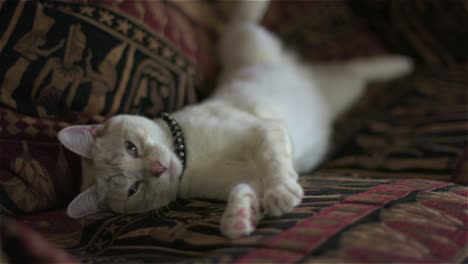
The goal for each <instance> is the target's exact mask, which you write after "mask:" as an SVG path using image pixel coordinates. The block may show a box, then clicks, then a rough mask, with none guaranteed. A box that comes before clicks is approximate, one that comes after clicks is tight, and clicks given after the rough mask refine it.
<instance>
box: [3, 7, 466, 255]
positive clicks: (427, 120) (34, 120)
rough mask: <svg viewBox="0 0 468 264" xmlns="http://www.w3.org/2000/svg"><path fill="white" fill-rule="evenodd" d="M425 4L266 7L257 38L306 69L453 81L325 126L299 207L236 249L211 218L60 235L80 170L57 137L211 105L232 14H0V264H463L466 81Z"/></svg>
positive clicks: (399, 86) (199, 209)
mask: <svg viewBox="0 0 468 264" xmlns="http://www.w3.org/2000/svg"><path fill="white" fill-rule="evenodd" d="M407 2H408V3H407ZM436 2H437V3H436ZM439 2H440V1H439ZM439 2H438V1H431V0H429V1H419V0H408V1H391V3H390V2H388V3H387V2H385V1H374V0H369V1H367V0H366V1H329V0H316V1H307V0H301V1H273V2H272V4H271V7H270V9H269V10H268V13H267V15H266V17H265V19H264V21H263V23H264V24H265V25H266V26H267V27H268V28H270V29H272V30H274V31H275V32H277V33H278V34H279V35H280V36H281V37H282V38H283V39H284V40H285V42H286V43H287V46H292V47H294V48H295V49H296V50H298V51H300V53H301V56H303V57H304V58H307V59H310V60H335V59H342V58H349V57H354V56H369V55H374V54H380V53H385V52H387V51H388V50H391V51H393V52H399V53H406V54H410V55H412V56H413V57H416V58H418V59H419V61H422V62H425V63H426V64H446V65H451V67H444V68H440V67H439V68H432V67H431V68H426V69H423V68H420V67H419V65H418V67H417V71H416V73H415V74H414V75H412V76H410V77H408V78H406V79H404V80H401V81H397V82H393V83H389V84H385V85H373V86H372V87H370V89H369V90H368V91H367V93H366V94H367V96H366V97H365V98H363V100H362V101H361V102H360V103H359V104H358V105H357V106H356V107H355V108H354V110H353V111H351V112H350V113H349V114H347V115H345V116H344V117H343V118H342V119H341V120H340V121H339V122H337V124H336V129H335V131H336V133H335V136H334V140H333V145H334V148H333V150H332V153H331V154H330V157H329V160H328V161H327V162H325V163H324V164H323V166H321V168H320V169H319V170H318V171H317V172H315V173H314V174H312V175H304V176H302V177H301V178H300V182H301V185H302V186H303V187H304V189H305V195H304V199H303V201H302V203H301V205H300V206H298V207H297V208H295V210H294V211H293V212H291V213H288V214H285V215H284V216H282V217H281V218H266V219H264V220H263V221H262V222H261V223H260V225H259V226H258V228H257V230H256V231H255V232H254V233H253V234H252V235H251V236H249V237H244V238H241V239H238V240H234V241H229V240H227V239H226V238H224V237H222V236H221V234H220V232H219V219H220V217H221V214H222V212H223V209H224V203H222V202H219V201H210V200H202V199H192V200H177V201H175V202H173V203H171V204H170V205H169V206H167V207H164V208H161V209H159V210H155V211H153V212H148V213H145V214H135V215H119V214H111V213H105V214H104V213H102V214H96V215H91V216H88V217H85V218H82V219H70V218H68V217H67V216H66V213H65V212H64V210H63V208H64V207H65V205H66V204H67V203H68V202H69V201H70V199H71V198H72V197H73V196H74V195H75V194H76V193H77V191H78V186H79V183H80V163H79V158H78V157H77V156H76V155H74V154H72V153H70V152H68V151H67V150H65V149H63V148H62V147H61V146H60V145H59V143H58V141H57V139H56V134H57V132H58V131H59V130H60V129H61V128H63V127H65V126H68V125H71V124H90V123H97V122H102V121H103V120H104V119H105V118H106V117H108V116H111V115H114V114H117V113H140V114H145V115H153V114H154V113H156V112H158V111H160V110H165V111H174V110H176V109H179V108H181V107H183V106H184V105H186V104H191V103H195V102H197V101H198V100H199V99H201V98H204V97H205V96H207V95H209V94H210V92H211V91H212V89H213V87H214V86H215V85H214V83H215V78H216V72H217V70H218V69H217V61H216V54H215V45H216V41H217V38H218V36H219V33H220V32H222V30H223V25H224V23H225V21H226V20H227V18H228V17H229V15H230V13H231V12H232V10H233V4H235V3H234V2H231V1H215V2H213V1H205V0H203V1H131V0H123V1H110V0H93V1H87V0H80V1H46V0H44V1H29V2H28V1H26V2H15V1H6V2H5V1H4V2H0V216H2V219H0V227H1V229H0V232H1V242H2V243H1V249H2V252H0V262H2V263H3V262H6V261H9V262H11V263H16V262H19V263H40V262H43V263H54V262H57V263H63V262H67V263H68V262H70V263H73V262H77V261H81V262H89V263H117V262H120V263H133V262H149V263H155V262H166V263H167V262H171V263H173V262H184V263H191V262H196V263H230V262H237V263H245V262H261V263H265V262H268V263H285V262H286V263H291V262H301V263H304V262H306V263H309V262H310V263H345V262H346V263H386V262H399V263H466V261H467V260H468V252H467V251H466V247H467V246H468V245H467V241H468V233H467V226H468V216H467V214H466V212H467V210H468V207H467V204H468V189H467V188H466V187H463V186H460V185H456V184H454V183H458V184H468V173H467V168H468V154H467V147H468V139H467V137H466V134H467V133H468V130H467V128H468V119H467V116H468V112H467V108H466V105H467V104H468V102H467V97H466V87H468V83H467V79H466V76H467V74H468V72H467V68H466V67H465V65H462V66H454V65H456V64H460V63H461V64H463V63H464V62H466V56H465V55H466V50H463V47H464V46H463V45H464V43H466V41H465V39H464V38H463V37H462V36H464V32H465V31H466V29H464V28H463V26H461V25H464V23H463V21H464V20H465V19H464V14H465V13H466V10H465V9H466V8H462V7H463V6H464V4H462V2H460V1H458V2H457V1H442V2H443V3H439ZM447 10H449V11H450V12H449V13H450V14H452V15H451V16H441V14H446V13H447ZM397 11H398V12H397ZM400 11H401V12H400ZM408 14H410V15H408ZM434 17H437V18H438V19H434ZM465 17H466V16H465ZM454 21H455V22H454ZM447 32H448V33H447ZM447 34H449V35H450V36H448V35H447ZM465 35H466V34H465ZM465 46H466V45H465ZM5 215H9V217H10V218H9V220H8V221H5V220H4V216H5ZM12 219H15V221H12ZM18 252H19V253H18ZM8 257H9V259H8Z"/></svg>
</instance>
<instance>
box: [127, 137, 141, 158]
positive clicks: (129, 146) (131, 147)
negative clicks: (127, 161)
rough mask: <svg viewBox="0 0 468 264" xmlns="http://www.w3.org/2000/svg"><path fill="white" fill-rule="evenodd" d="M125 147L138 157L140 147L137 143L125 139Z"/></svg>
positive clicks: (129, 152) (130, 153)
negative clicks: (138, 147)
mask: <svg viewBox="0 0 468 264" xmlns="http://www.w3.org/2000/svg"><path fill="white" fill-rule="evenodd" d="M125 149H126V150H127V153H128V154H129V155H130V156H132V157H134V158H136V157H138V149H137V147H136V146H135V144H133V143H132V142H130V141H128V140H126V141H125Z"/></svg>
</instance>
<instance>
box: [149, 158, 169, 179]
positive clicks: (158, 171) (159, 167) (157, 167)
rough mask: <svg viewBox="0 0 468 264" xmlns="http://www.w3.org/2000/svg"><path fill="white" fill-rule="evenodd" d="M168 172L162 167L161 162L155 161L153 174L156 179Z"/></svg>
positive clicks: (152, 169)
mask: <svg viewBox="0 0 468 264" xmlns="http://www.w3.org/2000/svg"><path fill="white" fill-rule="evenodd" d="M165 171H166V167H164V166H163V165H161V163H160V162H159V161H155V162H154V163H153V165H152V167H151V172H152V173H153V175H154V176H155V177H159V176H161V174H163V173H164V172H165Z"/></svg>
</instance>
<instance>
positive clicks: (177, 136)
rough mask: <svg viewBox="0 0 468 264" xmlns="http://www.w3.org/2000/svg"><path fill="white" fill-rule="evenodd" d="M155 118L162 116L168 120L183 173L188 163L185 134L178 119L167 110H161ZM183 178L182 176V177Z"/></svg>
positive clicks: (165, 120)
mask: <svg viewBox="0 0 468 264" xmlns="http://www.w3.org/2000/svg"><path fill="white" fill-rule="evenodd" d="M155 118H161V119H162V120H164V122H166V124H167V126H168V127H169V129H170V131H171V135H172V140H173V141H172V143H173V145H174V152H175V154H176V155H177V157H178V158H179V160H180V163H182V175H183V173H184V171H185V165H186V155H185V141H184V134H183V133H182V129H181V128H180V125H179V124H178V123H177V121H176V120H175V119H174V118H173V117H171V116H170V115H169V114H168V113H166V112H160V113H158V114H157V115H156V117H155ZM180 179H182V177H180Z"/></svg>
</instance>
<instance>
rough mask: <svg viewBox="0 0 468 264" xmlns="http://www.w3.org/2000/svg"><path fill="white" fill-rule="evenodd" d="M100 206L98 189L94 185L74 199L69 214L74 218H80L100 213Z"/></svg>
mask: <svg viewBox="0 0 468 264" xmlns="http://www.w3.org/2000/svg"><path fill="white" fill-rule="evenodd" d="M98 204H99V200H98V195H97V187H96V185H93V186H91V187H89V188H88V189H86V190H85V191H83V192H82V193H80V194H78V196H77V197H76V198H75V199H73V201H72V202H71V203H70V204H69V205H68V208H67V214H68V216H69V217H72V218H80V217H83V216H87V215H90V214H94V213H97V212H99V210H98V208H99V207H98Z"/></svg>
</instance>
